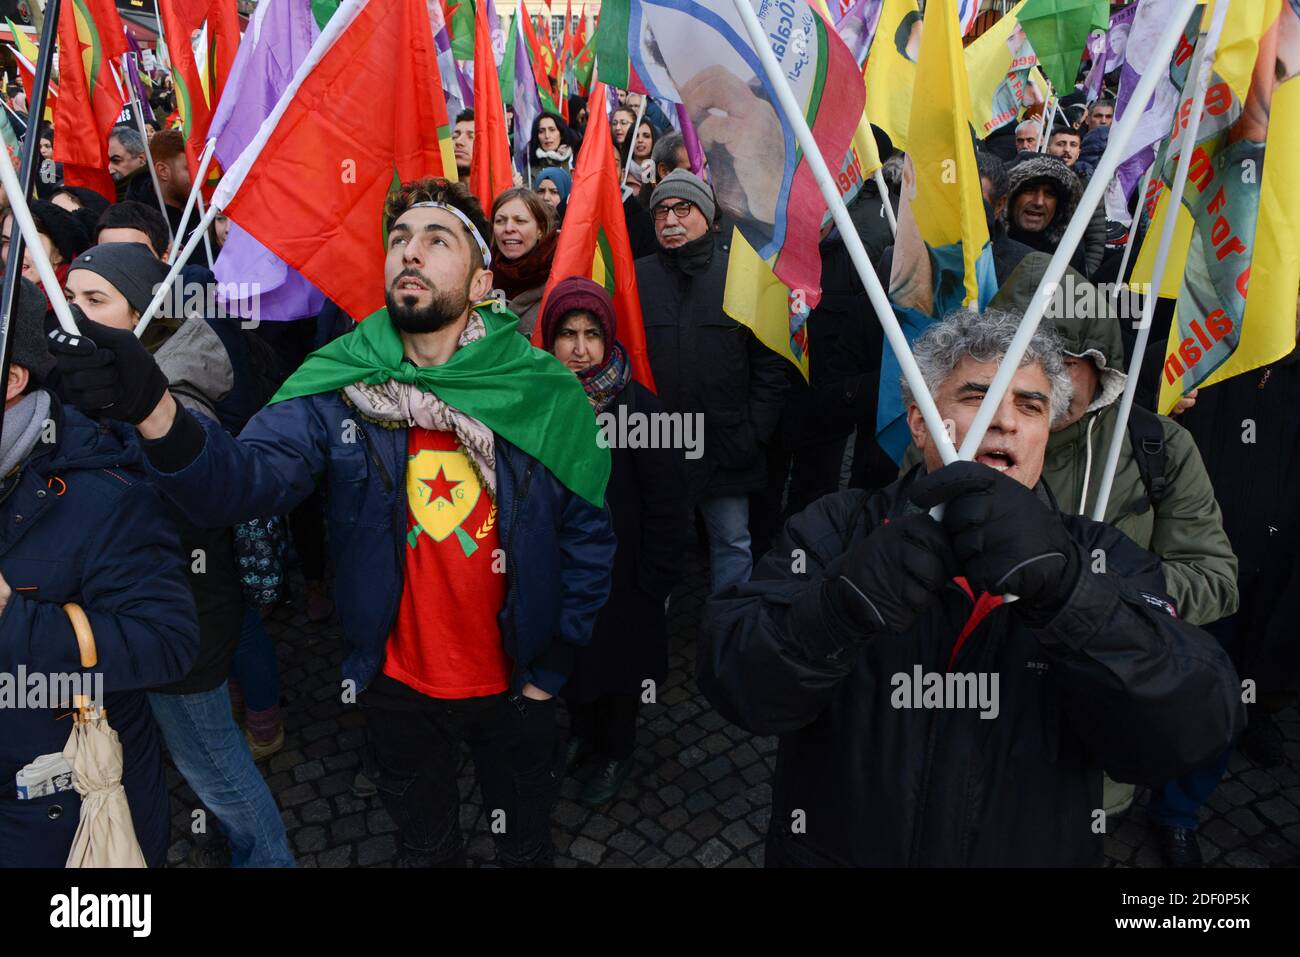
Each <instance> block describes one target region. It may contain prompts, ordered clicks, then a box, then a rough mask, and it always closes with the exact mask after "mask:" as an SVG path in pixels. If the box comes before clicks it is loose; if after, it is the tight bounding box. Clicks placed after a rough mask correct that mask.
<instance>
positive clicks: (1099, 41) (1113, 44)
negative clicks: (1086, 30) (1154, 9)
mask: <svg viewBox="0 0 1300 957" xmlns="http://www.w3.org/2000/svg"><path fill="white" fill-rule="evenodd" d="M1137 9H1138V5H1137V4H1136V3H1134V4H1132V5H1131V6H1127V7H1124V9H1122V10H1117V11H1116V12H1115V13H1114V14H1112V15H1111V18H1110V29H1108V30H1107V31H1106V35H1105V36H1104V37H1103V36H1101V35H1100V34H1094V35H1093V36H1091V37H1089V38H1088V52H1089V53H1090V54H1091V55H1092V69H1091V70H1089V71H1088V76H1087V77H1086V78H1085V79H1084V81H1083V88H1084V91H1085V92H1086V93H1087V94H1088V102H1089V103H1091V102H1092V101H1093V100H1095V99H1097V98H1098V97H1099V96H1101V91H1102V85H1103V83H1104V81H1105V79H1106V74H1107V73H1109V72H1110V71H1111V70H1114V69H1115V68H1116V67H1118V66H1120V65H1121V64H1122V63H1123V62H1124V57H1125V53H1126V51H1127V49H1128V36H1129V31H1130V30H1131V29H1132V28H1133V18H1134V17H1136V16H1137Z"/></svg>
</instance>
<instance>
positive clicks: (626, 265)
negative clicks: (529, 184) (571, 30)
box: [533, 83, 655, 391]
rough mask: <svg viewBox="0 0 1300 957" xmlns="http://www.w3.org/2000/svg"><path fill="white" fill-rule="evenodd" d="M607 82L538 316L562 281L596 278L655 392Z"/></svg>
mask: <svg viewBox="0 0 1300 957" xmlns="http://www.w3.org/2000/svg"><path fill="white" fill-rule="evenodd" d="M605 96H606V93H605V84H603V83H595V84H593V86H592V91H591V103H590V106H589V107H588V111H587V112H588V119H587V135H586V136H585V137H584V139H583V143H582V149H581V150H580V151H579V152H578V165H577V166H575V167H574V169H573V189H572V190H570V192H569V205H568V208H567V209H566V210H565V212H564V228H563V229H562V230H560V239H559V241H558V242H557V243H556V246H555V258H554V259H553V260H552V262H551V275H550V277H549V278H548V279H547V280H546V289H545V291H543V293H542V302H541V307H540V309H539V311H538V315H541V314H542V312H544V311H545V309H546V299H547V297H548V296H550V294H551V290H552V289H553V288H554V287H555V284H556V283H558V282H559V281H560V280H561V279H564V278H565V277H567V276H590V277H591V278H592V279H594V280H595V281H596V282H598V283H599V284H600V285H602V286H604V287H605V290H606V291H607V292H608V293H609V294H610V296H612V297H613V299H614V315H615V316H616V317H617V320H618V339H619V341H620V342H621V343H622V344H623V348H624V349H626V350H627V357H628V361H629V363H630V364H631V366H632V377H633V378H635V379H636V381H637V382H640V383H641V384H642V385H643V386H645V387H646V388H647V389H650V390H651V391H653V390H654V387H655V383H654V377H653V376H652V375H651V374H650V359H649V357H648V356H647V355H646V347H645V323H644V322H643V321H642V319H641V296H640V295H639V294H638V293H637V289H636V266H635V265H634V264H633V259H632V245H631V243H630V242H629V241H628V237H627V221H626V220H625V219H624V217H623V191H622V189H621V187H620V185H619V184H620V180H621V175H620V174H621V173H622V166H621V165H620V164H619V161H618V155H617V154H616V153H615V152H614V139H613V137H612V136H611V135H610V132H609V117H607V116H606V115H605V110H604V108H603V104H604V102H605V100H604V98H605ZM533 345H535V346H538V347H540V346H541V345H542V324H541V323H540V322H539V323H537V325H536V326H534V327H533Z"/></svg>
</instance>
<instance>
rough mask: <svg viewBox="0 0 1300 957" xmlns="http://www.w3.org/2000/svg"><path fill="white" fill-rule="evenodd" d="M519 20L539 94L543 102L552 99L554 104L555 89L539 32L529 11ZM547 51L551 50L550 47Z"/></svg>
mask: <svg viewBox="0 0 1300 957" xmlns="http://www.w3.org/2000/svg"><path fill="white" fill-rule="evenodd" d="M519 19H520V22H521V23H522V24H523V28H524V40H525V41H526V42H527V43H528V52H529V53H530V54H531V56H529V58H528V59H529V61H530V62H531V63H532V65H533V79H534V80H535V81H537V89H538V92H539V93H541V94H543V100H545V98H546V97H550V99H551V101H552V102H554V101H555V87H554V86H553V85H552V84H551V76H550V74H549V73H548V72H547V69H546V64H547V61H546V57H545V54H544V53H543V52H542V42H541V41H540V40H539V39H538V38H537V31H536V30H535V29H534V28H533V20H532V17H530V16H528V13H527V11H524V15H523V16H521V17H520V18H519ZM547 49H549V45H548V47H547ZM552 59H554V54H552Z"/></svg>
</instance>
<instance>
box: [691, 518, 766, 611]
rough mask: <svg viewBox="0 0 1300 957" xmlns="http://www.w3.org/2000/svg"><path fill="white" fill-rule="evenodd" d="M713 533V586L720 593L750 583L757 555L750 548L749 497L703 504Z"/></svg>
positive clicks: (708, 525)
mask: <svg viewBox="0 0 1300 957" xmlns="http://www.w3.org/2000/svg"><path fill="white" fill-rule="evenodd" d="M700 514H702V515H703V516H704V527H705V528H706V529H707V530H708V533H709V585H710V591H711V592H712V593H713V594H715V595H716V594H717V593H718V592H720V591H722V589H724V588H726V587H727V586H728V585H734V584H737V583H739V582H747V581H749V576H750V574H751V573H752V572H753V570H754V555H753V553H752V552H751V551H750V547H749V496H747V495H733V496H727V497H723V498H711V499H709V500H708V501H705V502H701V503H700Z"/></svg>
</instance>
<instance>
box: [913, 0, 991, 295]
mask: <svg viewBox="0 0 1300 957" xmlns="http://www.w3.org/2000/svg"><path fill="white" fill-rule="evenodd" d="M917 62H918V70H919V72H920V74H921V75H922V76H924V77H925V78H926V82H925V95H924V96H917V97H914V98H913V99H912V113H911V116H910V118H909V120H908V131H909V132H908V136H909V140H908V147H907V154H908V156H907V161H906V166H905V167H904V173H903V201H902V204H901V206H900V209H899V217H898V241H897V243H896V244H895V249H894V261H893V273H892V274H891V277H890V289H891V291H892V290H894V289H896V288H899V286H900V282H899V279H900V277H902V276H904V275H905V274H906V272H907V270H909V269H912V268H913V267H914V266H916V265H918V264H919V265H921V266H924V265H925V262H921V260H922V258H924V259H926V260H928V253H926V252H925V251H924V249H923V248H921V247H920V246H919V245H917V244H916V243H915V242H914V241H911V239H912V237H913V236H915V235H919V237H920V239H921V240H923V241H924V243H925V246H927V247H929V248H930V249H931V250H934V251H935V253H936V256H938V255H941V247H945V246H947V247H951V246H953V245H955V244H956V243H961V260H962V266H963V285H964V287H965V295H964V297H963V301H964V304H966V305H970V304H971V303H974V302H978V301H979V299H980V296H979V292H980V283H979V277H978V275H977V274H978V272H979V270H978V269H977V260H978V259H979V258H980V255H981V253H982V252H984V250H985V247H986V246H987V245H988V241H989V231H988V222H987V221H986V220H985V218H984V203H983V199H982V193H981V191H980V180H979V168H978V167H977V166H976V164H975V149H974V145H973V144H972V143H971V137H970V123H969V112H970V111H969V105H970V87H969V85H968V84H967V80H966V62H965V59H964V57H963V56H962V46H961V28H960V24H959V21H958V19H957V8H956V6H955V0H930V2H929V3H928V4H927V5H926V11H925V31H924V32H923V34H922V36H921V48H920V53H919V58H918V61H917ZM985 258H986V259H988V258H989V257H985ZM917 275H918V277H919V276H921V275H923V273H917ZM990 275H991V273H990Z"/></svg>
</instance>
